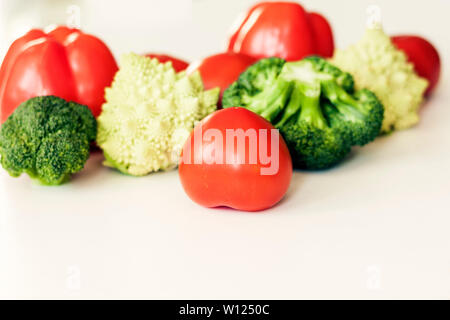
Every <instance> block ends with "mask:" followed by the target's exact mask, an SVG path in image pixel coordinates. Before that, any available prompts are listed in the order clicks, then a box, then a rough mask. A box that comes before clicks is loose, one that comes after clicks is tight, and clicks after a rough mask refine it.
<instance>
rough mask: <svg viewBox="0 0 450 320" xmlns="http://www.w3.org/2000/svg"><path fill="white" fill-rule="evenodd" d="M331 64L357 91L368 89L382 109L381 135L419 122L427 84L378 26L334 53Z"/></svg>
mask: <svg viewBox="0 0 450 320" xmlns="http://www.w3.org/2000/svg"><path fill="white" fill-rule="evenodd" d="M331 62H332V63H333V64H335V65H336V66H338V67H339V68H341V69H343V70H345V71H348V72H350V73H351V74H352V75H353V76H354V80H355V86H356V89H362V88H367V89H369V90H371V91H373V92H374V93H375V94H376V95H377V97H378V98H379V99H380V100H381V102H382V103H383V105H384V109H385V111H384V120H383V125H382V128H381V132H383V133H387V132H390V131H392V130H398V129H406V128H409V127H411V126H413V125H415V124H416V123H417V122H418V121H419V115H418V110H419V107H420V104H421V103H422V100H423V94H424V92H425V90H426V88H427V86H428V82H427V80H426V79H423V78H421V77H419V76H418V75H417V74H416V73H415V72H414V67H413V65H412V64H411V63H409V62H408V61H407V57H406V55H405V54H404V53H403V52H402V51H400V50H398V49H397V48H396V47H395V46H394V44H393V43H392V42H391V39H390V38H389V36H388V35H386V34H385V33H384V32H383V30H382V28H381V27H380V26H376V27H374V28H369V29H367V30H366V33H365V34H364V36H363V38H362V39H361V40H360V41H359V42H358V43H356V44H355V45H353V46H350V47H349V48H347V49H346V50H336V52H335V54H334V57H333V58H332V59H331Z"/></svg>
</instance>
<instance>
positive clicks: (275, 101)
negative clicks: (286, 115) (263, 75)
mask: <svg viewBox="0 0 450 320" xmlns="http://www.w3.org/2000/svg"><path fill="white" fill-rule="evenodd" d="M291 92H292V83H291V82H288V81H285V80H283V79H278V80H276V81H275V83H274V85H273V86H270V87H269V88H268V89H267V90H264V91H262V92H260V93H258V94H256V95H255V96H254V98H253V99H252V100H251V101H250V103H249V105H248V109H249V110H251V111H253V112H254V113H257V114H259V115H260V116H262V117H263V118H265V119H267V120H268V121H270V122H272V121H274V120H275V118H276V117H277V116H278V114H279V113H280V112H281V111H282V110H283V109H284V106H285V105H286V102H287V100H288V99H289V96H290V94H291Z"/></svg>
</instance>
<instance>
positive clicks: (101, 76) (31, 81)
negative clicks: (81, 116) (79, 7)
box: [0, 27, 118, 123]
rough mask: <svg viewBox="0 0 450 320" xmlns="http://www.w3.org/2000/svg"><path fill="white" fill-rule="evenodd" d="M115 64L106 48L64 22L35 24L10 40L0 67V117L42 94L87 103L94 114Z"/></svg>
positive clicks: (2, 117) (92, 37)
mask: <svg viewBox="0 0 450 320" xmlns="http://www.w3.org/2000/svg"><path fill="white" fill-rule="evenodd" d="M117 69H118V67H117V63H116V61H115V60H114V57H113V55H112V54H111V52H110V50H109V49H108V47H107V46H106V45H105V44H104V43H103V42H102V41H101V40H100V39H98V38H96V37H94V36H92V35H89V34H85V33H83V32H82V31H80V30H78V29H70V28H67V27H57V28H55V29H53V30H52V31H50V32H48V33H45V32H44V31H42V30H38V29H33V30H31V31H29V32H28V33H27V34H25V35H24V36H23V37H21V38H19V39H17V40H16V41H14V42H13V44H12V45H11V47H10V48H9V50H8V52H7V54H6V56H5V59H4V61H3V63H2V66H1V68H0V113H1V122H2V123H3V122H4V121H5V120H6V119H7V118H8V117H9V115H11V113H13V111H14V110H15V108H16V107H17V106H18V105H19V104H21V103H22V102H24V101H26V100H28V99H30V98H32V97H35V96H42V95H55V96H58V97H60V98H63V99H66V100H69V101H75V102H78V103H80V104H83V105H87V106H88V107H89V108H90V109H91V111H92V113H93V114H94V116H98V115H99V114H100V112H101V106H102V104H103V102H104V89H105V87H107V86H109V85H110V84H111V82H112V80H113V77H114V74H115V73H116V71H117Z"/></svg>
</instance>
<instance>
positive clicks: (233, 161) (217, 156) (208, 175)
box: [179, 108, 292, 211]
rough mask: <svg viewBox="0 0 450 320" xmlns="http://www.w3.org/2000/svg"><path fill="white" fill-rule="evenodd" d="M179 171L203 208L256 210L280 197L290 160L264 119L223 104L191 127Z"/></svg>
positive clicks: (274, 131)
mask: <svg viewBox="0 0 450 320" xmlns="http://www.w3.org/2000/svg"><path fill="white" fill-rule="evenodd" d="M239 130H241V132H239ZM244 133H247V134H248V136H247V137H245V135H244ZM264 133H266V135H264ZM227 134H228V136H227ZM232 134H236V136H238V137H237V138H235V137H233V136H232ZM239 140H240V141H241V144H239ZM233 143H234V145H233ZM239 146H241V147H239ZM242 146H243V147H242ZM266 150H268V152H266ZM260 154H262V155H260ZM264 155H267V156H268V157H267V158H266V157H264ZM269 158H270V159H269ZM179 175H180V180H181V184H182V185H183V188H184V190H185V191H186V193H187V194H188V196H189V197H190V198H191V199H192V200H193V201H195V202H196V203H198V204H200V205H202V206H205V207H218V206H227V207H231V208H234V209H238V210H244V211H259V210H264V209H267V208H270V207H272V206H273V205H275V204H276V203H278V202H279V201H280V200H281V199H282V198H283V196H284V195H285V193H286V191H287V189H288V187H289V183H290V181H291V178H292V161H291V156H290V154H289V150H288V148H287V146H286V143H285V142H284V140H283V138H282V137H281V135H280V134H279V132H278V130H276V129H274V127H273V126H272V125H271V124H270V123H269V122H268V121H266V120H265V119H264V118H262V117H260V116H259V115H257V114H255V113H253V112H251V111H249V110H247V109H244V108H226V109H222V110H219V111H216V112H214V113H213V114H211V115H209V116H208V117H206V118H205V119H204V120H203V121H202V122H201V123H200V124H198V125H197V126H196V127H195V129H194V131H193V132H192V133H191V136H190V138H189V139H188V140H187V142H186V144H185V146H184V148H183V151H182V157H181V162H180V165H179Z"/></svg>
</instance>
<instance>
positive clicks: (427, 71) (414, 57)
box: [392, 36, 441, 96]
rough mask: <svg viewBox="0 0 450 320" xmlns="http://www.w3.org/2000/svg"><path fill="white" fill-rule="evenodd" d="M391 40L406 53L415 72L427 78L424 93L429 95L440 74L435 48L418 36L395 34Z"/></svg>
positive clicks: (439, 60) (437, 54) (438, 59)
mask: <svg viewBox="0 0 450 320" xmlns="http://www.w3.org/2000/svg"><path fill="white" fill-rule="evenodd" d="M392 41H393V42H394V44H395V45H396V46H397V48H399V49H400V50H402V51H404V52H405V53H406V56H407V57H408V59H409V61H410V62H411V63H412V64H413V65H414V69H415V70H416V72H417V74H418V75H419V76H421V77H422V78H425V79H427V80H428V82H429V86H428V88H427V91H426V93H425V95H427V96H428V95H430V94H431V92H432V91H433V90H434V88H435V87H436V85H437V83H438V81H439V76H440V74H441V59H440V58H439V53H438V51H437V50H436V48H435V47H434V46H433V45H432V44H431V43H430V42H429V41H428V40H426V39H424V38H422V37H419V36H395V37H392Z"/></svg>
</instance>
